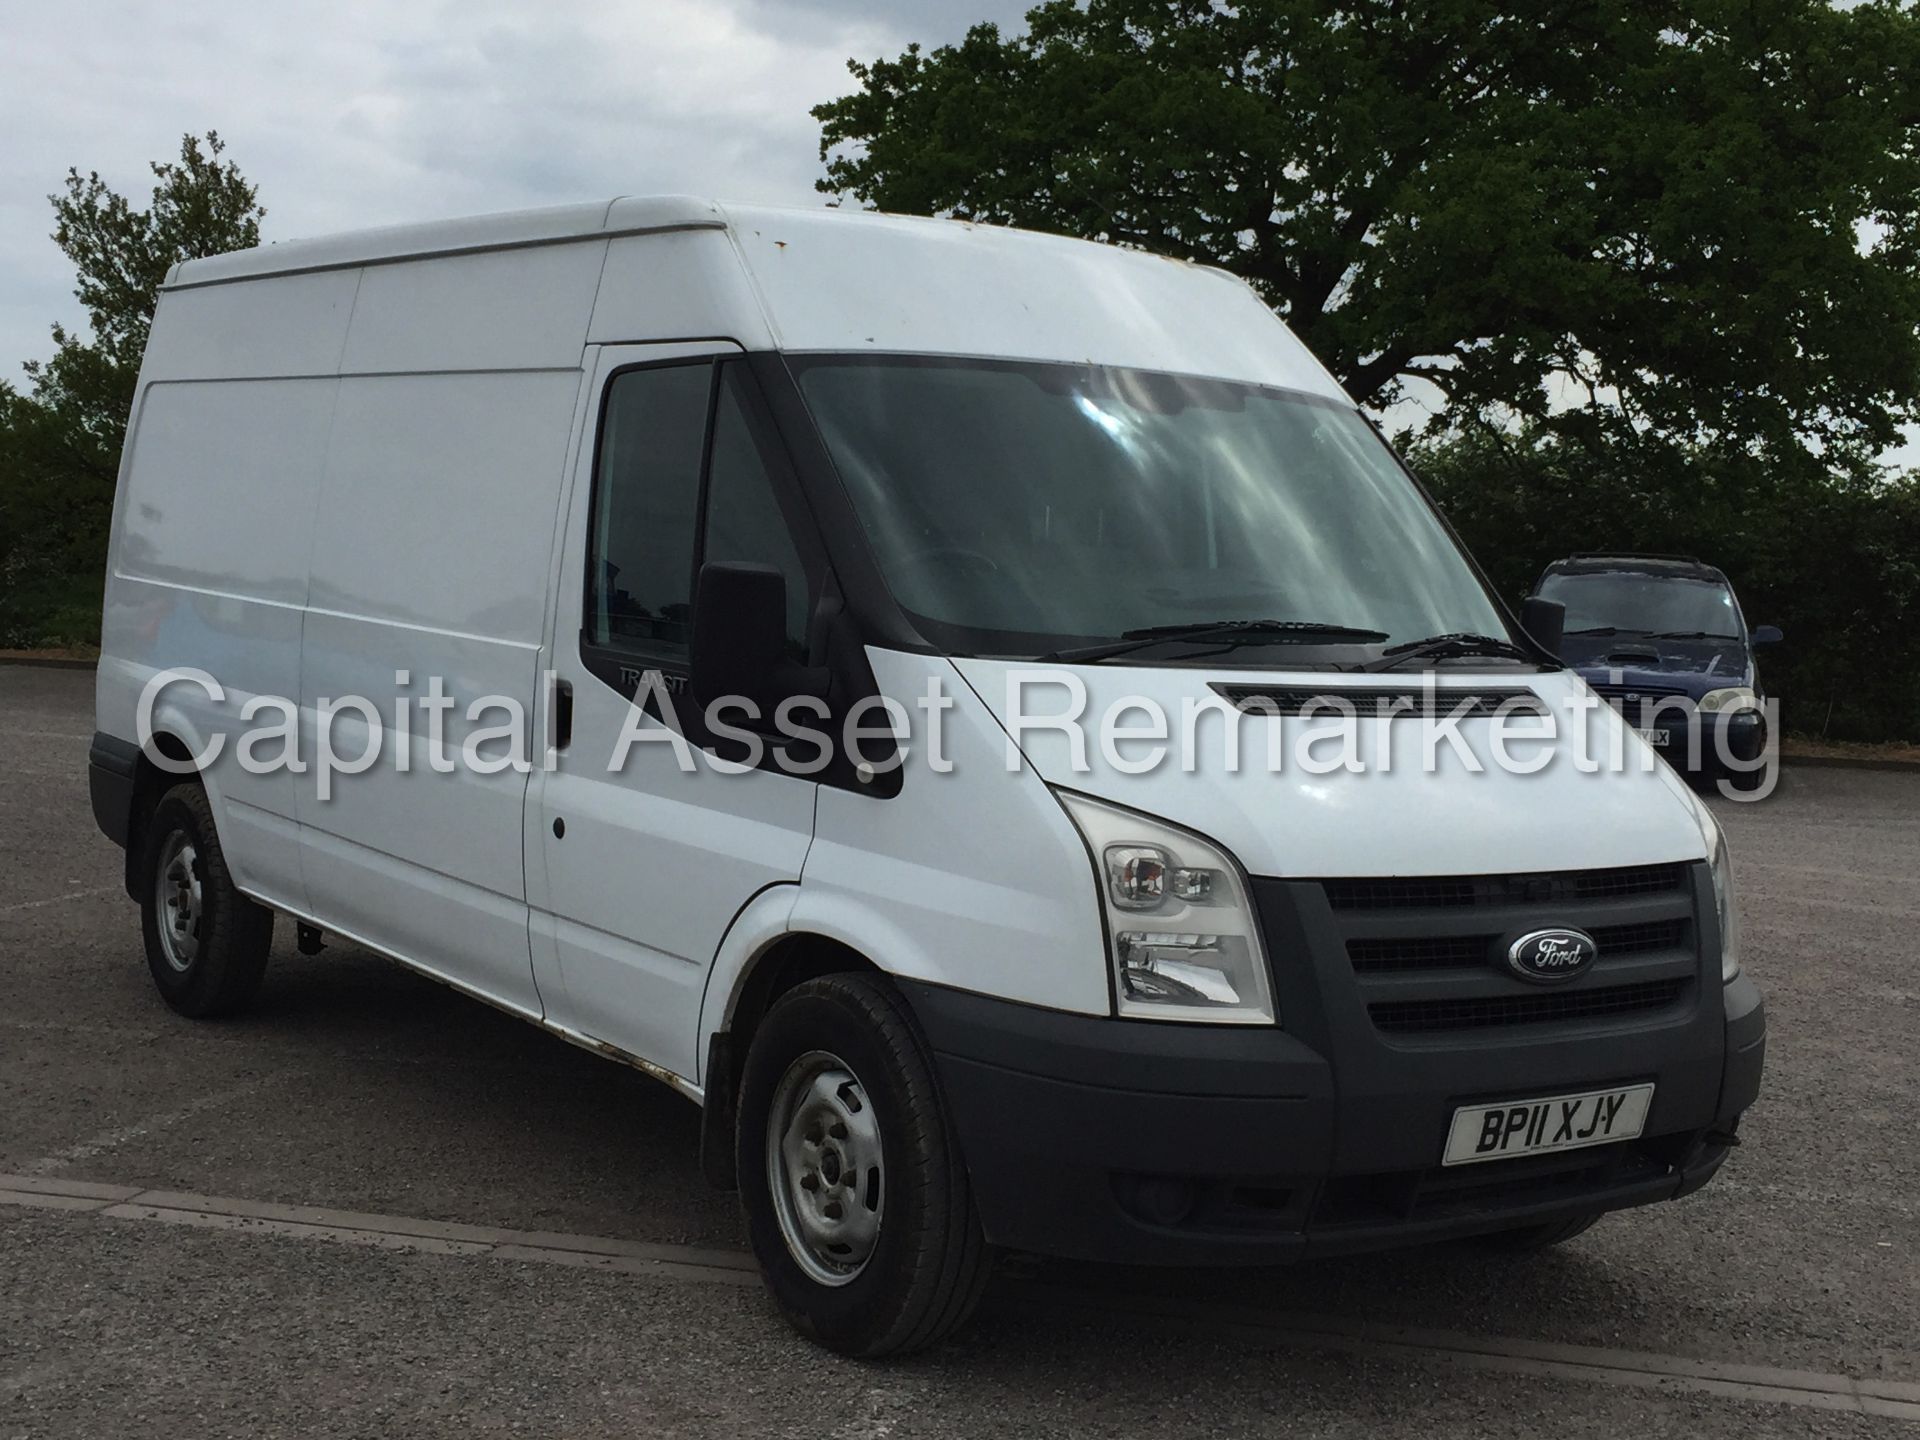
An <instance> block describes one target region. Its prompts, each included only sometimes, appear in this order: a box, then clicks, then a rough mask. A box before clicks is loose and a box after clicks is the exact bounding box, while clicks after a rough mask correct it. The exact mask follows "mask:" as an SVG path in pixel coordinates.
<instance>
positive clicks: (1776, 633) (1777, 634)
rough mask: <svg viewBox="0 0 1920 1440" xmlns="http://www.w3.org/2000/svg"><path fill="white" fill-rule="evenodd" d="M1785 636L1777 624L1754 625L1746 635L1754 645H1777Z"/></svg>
mask: <svg viewBox="0 0 1920 1440" xmlns="http://www.w3.org/2000/svg"><path fill="white" fill-rule="evenodd" d="M1786 638H1787V637H1786V636H1785V635H1784V634H1783V633H1781V630H1780V627H1779V626H1778V625H1756V626H1754V627H1753V634H1752V635H1750V636H1749V637H1748V639H1750V640H1751V641H1752V642H1753V643H1754V644H1755V645H1778V644H1779V643H1780V642H1781V641H1782V640H1784V639H1786Z"/></svg>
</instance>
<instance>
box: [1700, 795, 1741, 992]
mask: <svg viewBox="0 0 1920 1440" xmlns="http://www.w3.org/2000/svg"><path fill="white" fill-rule="evenodd" d="M1711 845H1712V848H1711V849H1710V850H1708V852H1707V859H1708V861H1709V862H1710V863H1711V864H1712V866H1713V906H1714V909H1715V910H1716V911H1717V912H1718V913H1719V916H1720V983H1721V984H1722V985H1724V984H1726V983H1727V982H1728V981H1730V980H1732V979H1733V977H1734V976H1736V975H1738V974H1739V973H1740V907H1739V906H1738V905H1736V904H1735V903H1734V899H1733V859H1732V857H1731V856H1729V855H1728V854H1727V837H1726V836H1725V835H1724V834H1722V833H1721V830H1720V822H1719V821H1717V820H1716V821H1715V822H1714V824H1713V838H1712V841H1711Z"/></svg>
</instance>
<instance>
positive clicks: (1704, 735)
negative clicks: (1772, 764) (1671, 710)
mask: <svg viewBox="0 0 1920 1440" xmlns="http://www.w3.org/2000/svg"><path fill="white" fill-rule="evenodd" d="M1655 728H1658V729H1661V730H1664V731H1666V733H1667V743H1666V744H1664V745H1655V746H1654V747H1653V749H1654V752H1655V753H1656V754H1658V755H1659V756H1660V758H1661V759H1662V760H1665V761H1666V762H1667V763H1668V764H1669V765H1671V766H1672V767H1673V768H1674V769H1675V770H1678V771H1679V772H1680V773H1681V774H1683V775H1705V776H1711V775H1721V774H1739V773H1742V772H1744V771H1751V770H1752V769H1753V768H1754V765H1755V763H1756V762H1757V761H1758V760H1759V759H1760V757H1761V756H1762V755H1764V754H1765V753H1766V748H1767V720H1766V716H1765V715H1763V714H1762V713H1761V712H1760V711H1758V710H1739V711H1735V712H1733V713H1731V714H1702V713H1700V712H1697V711H1696V712H1692V713H1690V714H1688V715H1674V716H1671V717H1668V718H1664V719H1661V720H1658V721H1656V722H1655Z"/></svg>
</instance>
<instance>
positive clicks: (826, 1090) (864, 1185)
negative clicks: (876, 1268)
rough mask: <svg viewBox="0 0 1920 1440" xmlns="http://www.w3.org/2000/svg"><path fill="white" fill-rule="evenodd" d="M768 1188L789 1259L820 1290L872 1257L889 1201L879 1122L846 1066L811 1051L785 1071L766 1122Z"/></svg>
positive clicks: (857, 1269) (848, 1276) (853, 1274)
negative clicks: (887, 1200) (883, 1210)
mask: <svg viewBox="0 0 1920 1440" xmlns="http://www.w3.org/2000/svg"><path fill="white" fill-rule="evenodd" d="M767 1183H768V1185H769V1187H770V1188H771V1189H772V1191H773V1213H774V1215H775V1217H776V1218H777V1219H778V1220H779V1222H780V1235H781V1238H782V1239H784V1240H785V1241H786V1242H787V1252H788V1253H789V1254H790V1255H792V1256H793V1258H794V1262H795V1263H796V1264H798V1265H799V1266H800V1268H801V1269H802V1270H804V1271H805V1272H806V1273H807V1276H808V1278H810V1279H812V1280H814V1281H816V1282H818V1283H819V1284H822V1285H835V1286H838V1285H845V1284H848V1283H849V1282H851V1281H852V1280H853V1279H854V1278H855V1277H856V1276H858V1275H859V1274H860V1272H861V1271H862V1270H864V1269H865V1268H866V1266H867V1262H868V1261H869V1260H871V1259H872V1258H873V1251H874V1247H875V1246H876V1245H877V1244H878V1243H879V1239H880V1223H881V1210H882V1206H883V1205H884V1203H885V1200H886V1192H887V1186H886V1156H885V1150H884V1147H883V1146H882V1144H881V1139H880V1122H879V1118H878V1117H877V1116H876V1115H875V1114H874V1110H873V1104H872V1102H871V1101H870V1100H868V1098H867V1093H866V1090H865V1088H864V1087H863V1086H862V1085H861V1084H860V1081H859V1079H858V1078H857V1077H856V1076H855V1075H854V1073H853V1071H852V1069H851V1068H850V1067H849V1066H848V1065H847V1063H846V1062H845V1061H844V1060H842V1059H840V1058H839V1057H838V1056H837V1055H831V1054H828V1053H827V1052H826V1051H824V1050H810V1051H808V1052H807V1053H806V1054H804V1055H802V1056H801V1057H800V1058H799V1059H797V1060H795V1061H794V1062H793V1063H792V1064H791V1065H789V1066H788V1067H787V1073H786V1074H784V1075H782V1076H781V1077H780V1084H779V1085H778V1086H777V1087H776V1088H775V1090H774V1093H773V1105H772V1107H771V1108H770V1110H769V1111H768V1115H767Z"/></svg>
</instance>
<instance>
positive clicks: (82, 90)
mask: <svg viewBox="0 0 1920 1440" xmlns="http://www.w3.org/2000/svg"><path fill="white" fill-rule="evenodd" d="M1030 3H1031V0H602V3H588V0H539V3H530V0H461V3H458V4H454V3H448V0H409V3H405V4H394V3H392V0H190V3H185V4H182V3H177V0H175V3H148V0H67V3H65V4H59V3H29V0H5V3H0V135H4V136H5V137H7V139H6V143H5V144H4V145H0V377H5V378H7V379H10V380H13V381H14V382H15V383H16V384H17V383H19V381H20V374H19V368H18V367H19V363H20V362H21V361H23V360H27V359H32V358H36V357H44V356H45V355H47V354H48V353H49V352H50V351H51V349H52V345H51V342H50V341H49V340H48V337H47V329H48V326H49V325H50V324H51V323H52V322H53V321H55V320H60V321H63V322H65V323H67V324H68V325H70V326H71V325H75V324H77V323H78V322H79V321H80V319H81V318H82V317H81V314H80V310H79V306H78V304H77V303H76V302H75V301H74V299H73V295H72V291H73V272H72V269H71V267H70V266H69V265H68V263H67V260H66V257H65V256H63V255H62V254H61V253H60V252H59V250H58V249H57V248H56V247H55V246H54V244H53V242H52V241H51V240H49V239H48V238H47V236H48V232H49V231H50V230H51V228H52V216H51V211H50V209H49V207H48V205H47V196H48V195H49V194H50V193H52V192H53V191H54V190H56V189H58V188H59V186H60V183H61V180H62V177H64V176H65V174H66V172H67V167H68V166H70V165H71V166H78V167H79V169H80V170H81V172H82V173H85V172H86V171H88V170H98V171H99V172H100V174H101V175H102V176H103V177H104V178H105V179H106V180H107V181H108V183H109V184H111V185H113V186H114V187H115V188H116V189H118V190H120V191H121V192H122V193H123V194H126V195H128V196H129V198H131V199H133V200H134V202H135V203H136V205H139V206H144V205H145V203H146V199H147V196H148V195H149V194H150V193H151V190H152V176H151V175H150V174H149V173H148V171H147V168H146V167H147V163H148V162H149V161H152V160H158V159H165V158H170V157H171V156H173V155H174V154H176V153H177V152H178V149H179V144H180V137H181V135H182V134H183V133H185V132H187V131H193V132H196V133H200V132H204V131H206V130H209V129H213V130H218V131H219V132H220V134H221V136H222V138H223V139H225V140H226V142H227V147H228V148H227V156H228V158H229V159H232V160H234V161H236V162H237V163H238V164H239V166H240V169H241V171H242V172H243V173H244V174H245V175H246V176H247V178H248V179H249V180H251V181H253V182H254V183H255V184H256V185H258V186H259V187H260V199H261V203H263V204H264V205H265V206H266V207H267V219H266V222H265V227H264V229H265V235H266V238H268V239H273V240H287V239H293V238H295V237H297V236H303V235H316V234H323V233H325V232H327V231H332V230H345V229H353V228H356V227H358V226H363V225H382V224H391V223H395V222H398V221H405V220H426V219H432V218H435V217H439V216H447V215H467V214H475V213H478V212H481V211H486V210H511V209H516V208H519V207H522V206H528V205H548V204H558V203H561V202H564V201H569V200H591V199H601V198H606V197H609V196H613V195H621V194H647V193H662V192H690V193H694V194H702V195H713V196H718V197H720V198H723V199H733V200H768V201H777V202H784V203H791V204H801V205H813V204H819V203H821V197H819V196H818V195H816V194H815V193H814V191H813V188H812V186H813V182H814V180H815V179H816V178H817V177H818V175H819V173H820V163H819V158H818V146H819V129H818V127H817V126H816V124H815V123H814V121H813V120H812V118H811V117H809V115H808V114H807V111H808V109H809V108H810V107H811V106H813V105H815V104H818V103H819V102H820V101H822V100H829V99H832V98H834V97H835V96H837V95H842V94H845V93H846V92H847V91H848V90H849V89H851V87H852V83H853V82H852V79H851V77H850V76H849V75H848V74H847V72H846V62H847V60H848V58H849V57H857V58H860V59H862V60H871V59H875V58H877V57H880V56H889V57H891V56H893V55H896V54H898V53H899V52H900V51H901V50H902V49H904V48H905V47H906V45H907V43H908V42H909V41H913V40H919V41H922V42H923V43H927V44H930V45H931V44H938V43H945V42H948V41H953V40H957V39H959V38H960V37H961V36H962V35H963V34H964V33H965V32H966V29H967V27H968V26H969V25H970V24H972V23H975V22H977V21H980V20H989V19H990V20H995V21H998V22H1000V23H1001V24H1002V25H1003V26H1010V27H1011V26H1018V25H1019V24H1020V22H1021V17H1022V16H1023V15H1024V14H1025V12H1026V10H1027V8H1028V5H1029V4H1030Z"/></svg>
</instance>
